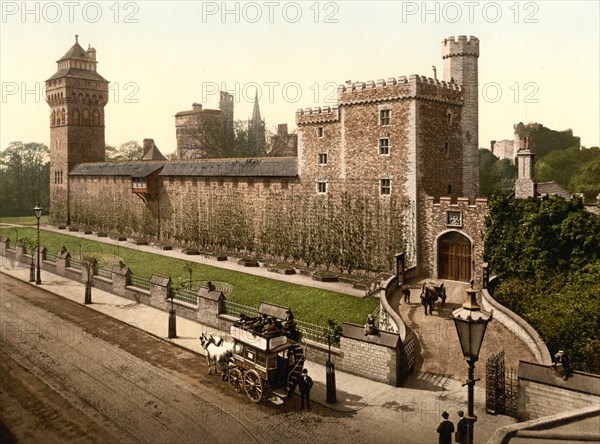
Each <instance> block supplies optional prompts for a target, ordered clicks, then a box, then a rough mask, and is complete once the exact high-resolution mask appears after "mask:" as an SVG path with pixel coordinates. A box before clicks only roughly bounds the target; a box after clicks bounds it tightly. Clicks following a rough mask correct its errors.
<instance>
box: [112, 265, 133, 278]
mask: <svg viewBox="0 0 600 444" xmlns="http://www.w3.org/2000/svg"><path fill="white" fill-rule="evenodd" d="M112 272H113V273H114V274H118V275H121V276H127V275H130V274H131V270H130V269H129V267H125V266H124V267H122V266H120V265H115V266H114V267H113V268H112Z"/></svg>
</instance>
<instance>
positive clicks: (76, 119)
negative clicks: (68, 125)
mask: <svg viewBox="0 0 600 444" xmlns="http://www.w3.org/2000/svg"><path fill="white" fill-rule="evenodd" d="M79 117H80V115H79V110H78V109H77V108H75V109H74V110H73V125H79V124H80V119H79Z"/></svg>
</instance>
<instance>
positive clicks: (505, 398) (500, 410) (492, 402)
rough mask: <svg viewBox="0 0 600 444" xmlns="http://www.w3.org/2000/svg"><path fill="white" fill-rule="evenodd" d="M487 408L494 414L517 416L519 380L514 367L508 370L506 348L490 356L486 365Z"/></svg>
mask: <svg viewBox="0 0 600 444" xmlns="http://www.w3.org/2000/svg"><path fill="white" fill-rule="evenodd" d="M485 374H486V379H485V408H486V410H487V412H488V413H492V414H494V415H507V416H511V417H513V418H516V417H517V409H518V396H519V380H518V377H517V372H516V371H514V370H513V369H512V368H511V369H509V370H508V372H507V371H506V367H505V365H504V350H502V351H501V352H499V353H497V354H495V355H492V356H490V357H489V358H488V360H487V363H486V366H485Z"/></svg>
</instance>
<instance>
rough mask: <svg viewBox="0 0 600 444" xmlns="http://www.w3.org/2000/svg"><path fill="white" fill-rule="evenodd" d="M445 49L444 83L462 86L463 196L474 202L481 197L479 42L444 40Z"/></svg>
mask: <svg viewBox="0 0 600 444" xmlns="http://www.w3.org/2000/svg"><path fill="white" fill-rule="evenodd" d="M442 43H443V46H442V58H443V59H444V80H446V81H447V82H452V81H454V82H456V83H458V84H459V85H461V86H462V87H463V91H464V106H463V110H462V121H461V127H462V139H463V153H464V156H463V193H464V195H465V196H468V197H469V199H471V200H472V201H473V200H474V199H475V198H476V197H477V196H478V194H479V123H478V112H479V104H478V97H479V96H478V94H479V88H478V82H479V78H478V77H479V76H478V69H477V59H478V58H479V39H478V38H477V37H473V36H470V37H468V38H467V36H464V35H460V36H458V38H454V37H449V38H447V39H445V40H444V41H443V42H442Z"/></svg>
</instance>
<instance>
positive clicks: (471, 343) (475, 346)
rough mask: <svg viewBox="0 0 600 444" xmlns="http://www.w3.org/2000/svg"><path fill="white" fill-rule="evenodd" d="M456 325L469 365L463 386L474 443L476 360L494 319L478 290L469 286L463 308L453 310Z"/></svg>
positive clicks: (469, 436) (469, 434)
mask: <svg viewBox="0 0 600 444" xmlns="http://www.w3.org/2000/svg"><path fill="white" fill-rule="evenodd" d="M452 318H453V319H454V325H456V332H457V333H458V339H459V341H460V347H461V348H462V352H463V356H464V358H465V360H466V361H467V364H468V365H469V375H468V379H467V382H466V383H465V384H463V386H465V385H467V386H468V403H469V404H468V411H467V416H466V417H465V419H466V420H467V443H468V444H473V429H474V425H475V421H477V417H476V416H475V412H474V411H473V410H474V408H473V403H474V401H473V390H474V388H475V381H476V380H475V362H476V361H477V359H478V358H479V350H480V349H481V343H482V342H483V336H484V335H485V329H486V328H487V325H488V323H489V322H490V320H491V319H492V314H491V313H488V312H486V311H483V310H482V309H481V307H480V306H479V304H477V290H475V289H473V288H469V289H468V290H467V298H466V300H465V303H464V304H463V305H462V307H461V308H458V309H456V310H454V311H453V312H452Z"/></svg>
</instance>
